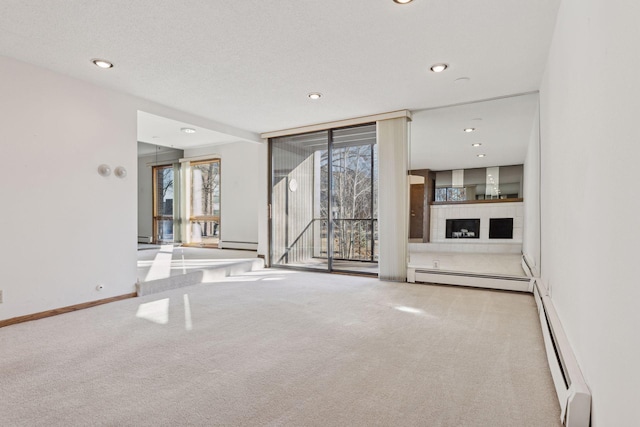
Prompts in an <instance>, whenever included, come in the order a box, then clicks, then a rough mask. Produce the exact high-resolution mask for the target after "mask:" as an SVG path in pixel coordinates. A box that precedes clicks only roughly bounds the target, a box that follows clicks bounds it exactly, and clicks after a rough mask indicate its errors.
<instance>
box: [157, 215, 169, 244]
mask: <svg viewBox="0 0 640 427" xmlns="http://www.w3.org/2000/svg"><path fill="white" fill-rule="evenodd" d="M155 224H156V230H155V235H156V236H157V241H158V242H173V220H172V219H160V220H157V221H155Z"/></svg>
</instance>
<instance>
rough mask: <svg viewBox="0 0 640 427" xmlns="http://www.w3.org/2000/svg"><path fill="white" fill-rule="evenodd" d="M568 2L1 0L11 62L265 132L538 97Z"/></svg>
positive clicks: (1, 48)
mask: <svg viewBox="0 0 640 427" xmlns="http://www.w3.org/2000/svg"><path fill="white" fill-rule="evenodd" d="M559 3H560V0H535V1H531V0H483V1H478V0H458V1H455V2H452V1H450V0H447V1H445V0H415V1H414V2H413V3H410V4H407V5H398V4H396V3H394V2H393V1H392V0H348V1H345V0H321V1H318V0H296V1H287V2H285V1H276V0H242V1H235V2H229V1H223V0H192V1H189V2H178V1H175V0H135V1H132V0H109V1H102V2H98V1H95V2H84V1H82V2H81V1H69V0H40V1H37V0H34V1H24V0H2V2H0V54H2V55H6V56H9V57H13V58H17V59H20V60H23V61H26V62H29V63H33V64H36V65H40V66H42V67H45V68H48V69H52V70H54V71H58V72H61V73H63V74H67V75H70V76H73V77H76V78H79V79H83V80H87V81H90V82H93V83H96V84H98V85H101V86H105V87H109V88H113V89H116V90H119V91H122V92H126V93H130V94H133V95H136V96H139V97H142V98H145V99H149V100H152V101H155V102H157V103H159V104H162V105H167V106H171V107H173V108H175V109H177V110H182V111H185V112H187V113H191V114H194V115H197V116H200V117H204V118H207V119H210V120H215V121H217V122H220V123H225V124H228V125H231V126H234V127H236V128H240V129H244V130H247V131H252V132H266V131H273V130H279V129H283V128H290V127H297V126H303V125H308V124H315V123H321V122H326V121H333V120H340V119H346V118H351V117H358V116H364V115H369V114H376V113H382V112H387V111H393V110H399V109H405V108H406V109H410V110H419V109H424V108H431V107H436V106H441V105H450V104H455V103H461V102H468V101H473V100H478V99H487V98H493V97H497V96H503V95H509V94H514V93H523V92H529V91H533V90H537V89H538V87H539V83H540V80H541V77H542V73H543V68H544V64H545V62H546V57H547V51H548V47H549V44H550V40H551V36H552V32H553V28H554V23H555V16H556V13H557V9H558V6H559ZM96 57H98V58H105V59H108V60H111V61H112V62H114V64H115V67H114V68H113V69H110V70H101V69H98V68H97V67H95V66H94V65H93V64H91V63H90V59H92V58H96ZM437 62H447V63H449V64H450V67H449V69H448V70H447V71H446V72H444V73H440V74H434V73H431V72H429V71H428V69H429V66H430V65H432V64H434V63H437ZM460 77H469V78H470V80H469V81H466V82H455V80H456V79H458V78H460ZM312 91H319V92H321V93H323V95H324V96H323V97H322V99H320V100H319V101H316V102H313V101H311V100H309V99H308V98H307V93H309V92H312ZM200 135H203V134H200ZM151 136H153V135H151ZM218 136H219V137H220V138H222V136H220V135H218ZM144 137H145V138H146V136H144ZM214 139H215V138H214ZM189 143H191V141H189ZM170 145H171V144H170ZM173 145H176V144H173Z"/></svg>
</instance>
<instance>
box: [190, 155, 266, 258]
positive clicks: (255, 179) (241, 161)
mask: <svg viewBox="0 0 640 427" xmlns="http://www.w3.org/2000/svg"><path fill="white" fill-rule="evenodd" d="M263 150H264V144H263V143H250V142H234V143H231V144H222V145H213V146H210V147H203V148H195V149H188V150H185V151H184V157H185V158H189V157H199V156H211V157H212V158H214V157H219V158H220V170H221V184H222V185H221V188H220V200H221V208H220V210H221V212H220V240H221V247H222V248H233V247H241V246H242V245H240V243H249V244H252V245H253V247H255V246H256V245H257V244H258V221H259V219H258V210H259V205H260V195H261V192H263V191H264V190H261V186H263V185H266V184H265V182H264V178H263V177H261V176H260V171H261V170H262V168H261V167H260V162H264V161H266V160H265V159H262V157H261V151H263Z"/></svg>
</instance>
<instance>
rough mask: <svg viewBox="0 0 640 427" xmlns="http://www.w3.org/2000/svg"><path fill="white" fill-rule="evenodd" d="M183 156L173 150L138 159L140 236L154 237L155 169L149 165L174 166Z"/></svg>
mask: <svg viewBox="0 0 640 427" xmlns="http://www.w3.org/2000/svg"><path fill="white" fill-rule="evenodd" d="M163 149H164V150H166V148H163ZM182 156H183V153H182V150H171V151H168V152H164V153H160V154H158V155H157V156H156V155H155V154H150V155H147V156H140V157H138V236H150V237H153V168H152V167H150V166H148V165H149V164H156V163H158V164H167V165H168V164H172V163H174V162H177V161H178V160H179V159H180V158H181V157H182Z"/></svg>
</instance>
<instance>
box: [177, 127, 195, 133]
mask: <svg viewBox="0 0 640 427" xmlns="http://www.w3.org/2000/svg"><path fill="white" fill-rule="evenodd" d="M180 130H181V131H182V132H184V133H196V130H195V129H193V128H180Z"/></svg>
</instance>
